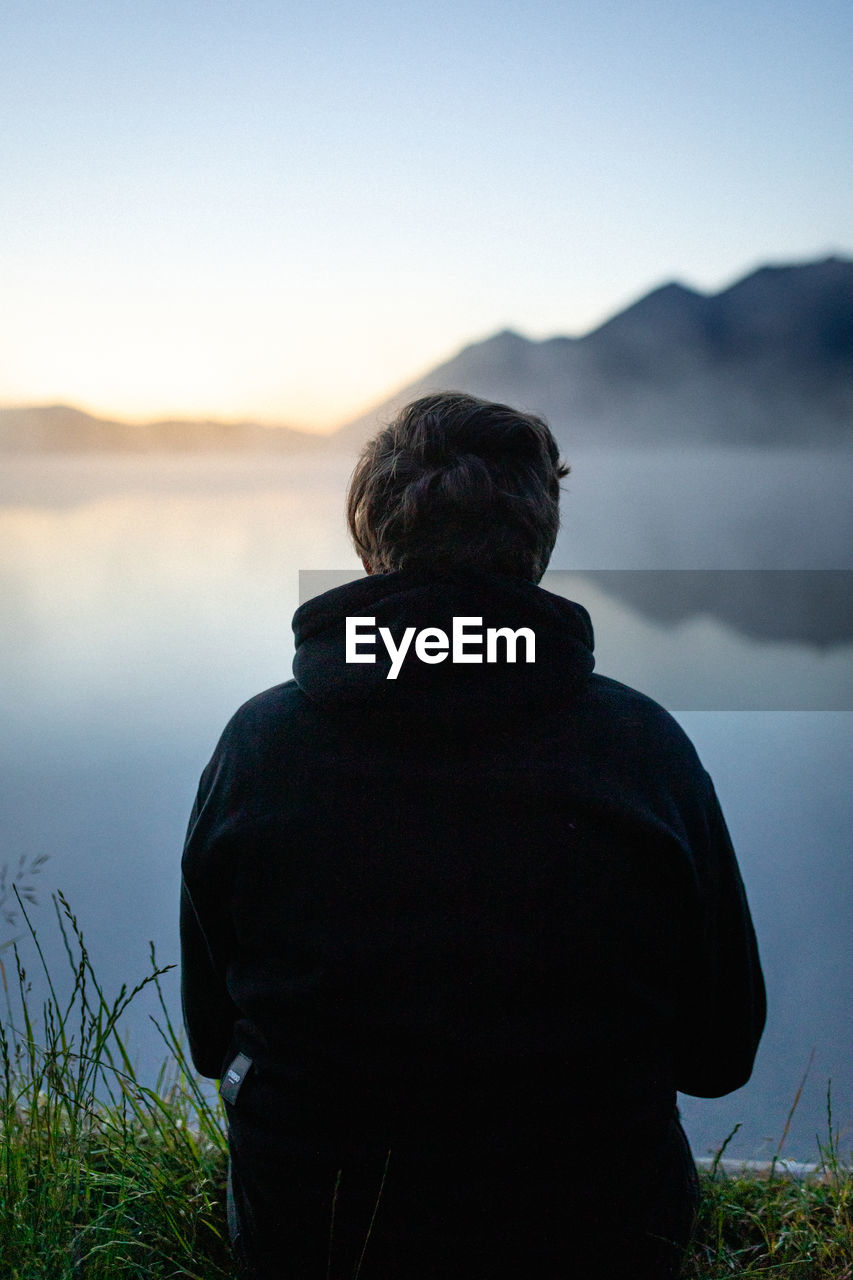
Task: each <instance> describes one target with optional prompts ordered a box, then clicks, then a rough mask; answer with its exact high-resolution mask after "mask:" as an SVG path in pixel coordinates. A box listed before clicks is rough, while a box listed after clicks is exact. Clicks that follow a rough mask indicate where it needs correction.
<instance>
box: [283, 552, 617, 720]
mask: <svg viewBox="0 0 853 1280" xmlns="http://www.w3.org/2000/svg"><path fill="white" fill-rule="evenodd" d="M355 617H359V618H373V619H374V620H375V622H374V623H373V624H366V623H363V624H360V630H361V631H362V633H363V634H364V635H365V636H368V635H370V634H371V633H372V634H373V636H374V642H373V643H372V644H371V643H369V642H367V641H362V642H361V643H360V645H359V652H361V653H364V654H368V655H369V654H372V655H374V657H375V661H374V662H351V661H350V662H348V661H347V651H346V642H347V618H355ZM463 617H464V618H475V619H482V623H481V624H473V623H472V624H468V626H467V630H468V632H469V633H470V634H471V635H472V636H473V637H476V636H477V634H478V633H481V634H482V643H478V642H477V641H476V639H475V640H472V641H471V642H469V643H468V645H467V646H466V649H465V652H468V653H472V654H476V653H480V654H481V656H482V657H483V661H482V662H480V663H465V662H460V661H454V660H453V657H454V654H453V647H452V635H453V619H454V618H463ZM522 627H525V628H529V629H530V630H531V631H532V632H533V634H534V636H535V654H534V661H532V662H528V661H526V660H525V659H526V656H527V654H528V647H527V643H526V641H525V640H524V638H520V639H519V641H518V642H517V652H516V661H515V662H509V661H507V646H506V644H505V643H504V641H503V640H502V639H498V640H497V641H496V645H495V652H494V654H493V658H494V659H495V660H493V661H491V662H488V661H486V656H487V645H486V633H487V630H488V629H489V628H495V629H498V628H509V629H510V630H511V631H517V630H518V629H519V628H522ZM380 628H387V630H388V632H390V636H391V638H392V642H393V643H392V647H393V648H395V649H399V647H400V645H401V643H402V642H403V641H404V636H405V633H406V631H407V629H411V628H414V629H415V630H414V634H413V635H412V636H411V638H410V641H409V648H408V650H407V651H406V656H405V657H404V658H402V660H400V659H398V660H397V663H396V665H397V674H396V678H389V677H390V676H391V673H392V671H393V667H392V658H391V655H390V652H389V648H388V646H387V644H386V641H385V640H384V639H383V638H382V636H381V634H380V630H379V629H380ZM425 628H431V629H432V628H438V629H440V630H441V631H443V632H444V633H445V634H446V635H447V637H448V642H449V646H448V653H447V657H446V658H445V659H444V660H443V661H441V662H436V663H432V664H430V663H428V662H426V661H422V660H421V659H420V658H419V657H418V656H417V653H416V638H417V633H419V632H420V631H422V630H423V629H425ZM293 630H294V634H295V637H296V654H295V657H294V661H293V675H294V678H295V680H296V683H297V684H298V685H299V687H300V688H301V689H302V691H303V692H304V693H305V694H306V695H307V696H308V697H309V698H310V699H311V700H312V701H313V702H315V703H317V704H318V705H319V706H321V707H323V708H324V709H325V710H327V711H329V712H332V713H337V714H342V715H353V714H355V715H357V716H358V717H359V718H360V719H361V718H364V717H365V716H370V717H373V716H385V717H389V718H390V719H392V720H397V719H398V718H402V721H403V722H404V723H406V724H409V725H411V723H412V722H413V721H418V722H422V723H426V722H434V723H435V724H437V725H441V724H446V723H454V724H456V725H460V724H464V723H471V724H476V725H482V723H483V722H484V721H490V720H491V721H506V720H507V719H512V720H517V719H518V717H519V716H526V715H533V716H536V717H539V716H541V715H542V714H543V713H545V712H549V711H557V710H561V709H563V708H565V706H566V703H567V702H569V701H571V700H573V699H574V698H575V697H576V696H577V694H578V692H579V691H580V689H581V688H582V687H583V686H584V685H585V684H586V681H587V679H588V677H589V675H590V673H591V672H592V669H593V666H594V665H595V660H594V658H593V656H592V649H593V633H592V623H591V622H590V619H589V614H588V613H587V611H586V609H584V608H583V606H582V605H579V604H575V603H573V602H572V601H571V600H566V599H564V598H563V597H562V596H556V595H553V594H552V593H551V592H549V591H545V590H543V589H542V588H541V587H537V586H535V585H534V584H533V583H530V582H524V581H521V580H519V579H516V578H506V577H502V576H500V575H497V574H487V573H480V572H478V571H474V570H468V569H464V570H452V571H447V572H441V573H429V572H426V571H411V570H404V571H401V572H398V573H388V574H376V575H373V576H372V577H367V578H360V579H358V580H356V581H354V582H349V583H347V584H346V585H344V586H342V587H335V588H334V589H333V590H331V591H326V592H324V593H323V594H322V595H320V596H317V597H315V598H314V599H313V600H309V601H307V602H306V603H305V604H303V605H301V606H300V608H299V609H297V610H296V613H295V614H294V617H293ZM424 651H425V652H429V651H428V650H424ZM434 651H435V650H434Z"/></svg>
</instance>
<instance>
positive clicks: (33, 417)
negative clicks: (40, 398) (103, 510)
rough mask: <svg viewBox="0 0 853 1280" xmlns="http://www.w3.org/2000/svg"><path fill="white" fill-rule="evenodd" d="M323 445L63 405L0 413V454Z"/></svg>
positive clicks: (308, 438)
mask: <svg viewBox="0 0 853 1280" xmlns="http://www.w3.org/2000/svg"><path fill="white" fill-rule="evenodd" d="M322 444H323V437H322V436H318V435H316V434H315V433H313V432H310V431H295V430H293V428H291V427H265V426H262V425H261V424H260V423H257V422H218V421H214V420H211V419H204V420H183V419H177V418H175V419H171V418H170V419H163V420H160V421H157V422H147V423H143V424H141V425H138V426H137V425H134V424H132V423H128V422H119V421H116V420H115V419H112V418H96V417H93V416H92V415H91V414H89V413H84V412H83V410H82V409H74V408H72V407H71V406H69V405H62V404H57V405H41V406H31V407H24V408H13V409H0V453H95V452H107V453H175V452H187V453H200V452H214V451H219V450H222V451H225V452H251V453H291V452H296V451H297V450H304V449H316V448H317V447H318V446H322Z"/></svg>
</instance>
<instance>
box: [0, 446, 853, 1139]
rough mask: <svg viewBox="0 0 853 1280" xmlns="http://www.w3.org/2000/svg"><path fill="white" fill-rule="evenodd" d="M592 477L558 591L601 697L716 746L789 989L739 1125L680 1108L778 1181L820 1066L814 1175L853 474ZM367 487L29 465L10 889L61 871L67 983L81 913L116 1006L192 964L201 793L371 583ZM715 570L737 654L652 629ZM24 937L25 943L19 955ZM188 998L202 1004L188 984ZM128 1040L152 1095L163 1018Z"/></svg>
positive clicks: (831, 983) (839, 894)
mask: <svg viewBox="0 0 853 1280" xmlns="http://www.w3.org/2000/svg"><path fill="white" fill-rule="evenodd" d="M570 460H571V462H572V464H573V470H572V474H571V476H570V477H569V478H568V479H567V481H565V482H564V487H565V489H566V496H565V500H564V527H563V530H562V533H561V537H560V541H559V543H558V547H557V550H556V552H555V556H554V559H553V561H552V566H553V567H554V569H555V570H558V571H559V572H555V573H553V574H550V575H549V577H548V579H547V580H546V581H545V583H544V584H543V585H545V586H547V587H549V588H550V589H553V590H559V591H563V592H564V593H566V594H571V595H573V596H574V598H577V599H580V600H581V601H582V603H584V604H585V605H586V606H587V607H588V609H589V611H590V614H591V616H592V619H593V623H594V625H595V630H596V652H597V665H598V670H600V671H602V672H603V673H605V674H607V675H612V676H614V677H616V678H617V679H620V680H623V681H625V682H626V683H629V684H635V685H636V686H637V687H639V688H642V689H643V690H644V691H645V692H647V693H650V694H651V695H652V696H654V697H657V698H658V699H659V700H660V701H662V702H663V703H664V705H666V706H667V707H669V709H670V710H672V711H673V713H674V714H676V715H677V717H678V719H679V720H680V721H681V723H682V724H683V725H684V727H685V729H686V730H687V732H688V733H689V734H690V736H691V737H692V739H693V741H694V743H695V744H696V746H697V749H698V750H699V754H700V756H701V757H702V759H703V762H704V764H705V766H706V767H707V768H708V770H709V772H710V773H711V775H712V776H713V778H714V781H715V783H716V786H717V790H718V793H719V795H720V799H721V802H722V805H723V809H724V812H725V814H726V817H727V820H728V823H729V827H730V829H731V832H732V836H733V839H734V843H735V847H736V848H737V850H738V854H739V858H740V863H741V868H742V871H743V875H744V879H745V881H746V884H747V889H748V892H749V896H750V901H751V904H752V908H753V914H754V917H755V922H756V927H757V930H758V935H759V942H760V946H761V951H762V957H763V960H764V964H765V970H766V976H767V981H768V990H769V1000H770V1018H769V1022H768V1028H767V1032H766V1033H765V1037H764V1040H763V1042H762V1047H761V1050H760V1053H759V1059H758V1063H757V1066H756V1071H755V1074H754V1076H753V1079H752V1081H751V1082H750V1083H749V1084H748V1085H747V1086H746V1087H745V1088H744V1089H742V1090H740V1091H739V1092H738V1093H736V1094H734V1095H731V1096H730V1097H728V1098H725V1099H719V1100H714V1101H706V1100H698V1099H689V1098H686V1099H684V1100H683V1112H684V1115H685V1119H686V1125H687V1128H688V1132H689V1134H690V1137H691V1141H692V1143H693V1146H694V1150H695V1152H696V1153H697V1154H698V1155H701V1154H704V1153H705V1151H707V1150H708V1149H709V1148H711V1147H713V1146H716V1145H718V1144H719V1142H721V1141H722V1139H723V1138H724V1137H725V1135H726V1134H727V1133H728V1131H729V1130H730V1129H731V1128H732V1127H733V1125H734V1123H735V1122H737V1121H741V1122H742V1129H741V1130H740V1132H739V1134H738V1135H737V1138H736V1139H735V1141H734V1142H733V1144H732V1148H730V1150H732V1151H734V1152H735V1153H737V1154H740V1155H744V1156H751V1157H756V1158H763V1157H767V1156H768V1155H772V1153H773V1151H774V1150H775V1148H776V1144H777V1143H778V1140H779V1137H780V1135H781V1133H782V1130H783V1127H784V1125H785V1120H786V1117H787V1113H788V1110H789V1108H790V1105H791V1103H792V1102H793V1099H794V1096H795V1093H796V1091H797V1088H798V1086H799V1083H800V1079H801V1076H802V1074H803V1072H804V1070H805V1068H806V1065H807V1063H808V1061H809V1058H810V1055H811V1052H812V1050H813V1049H814V1060H813V1064H812V1067H811V1071H810V1074H809V1078H808V1080H807V1082H806V1086H805V1089H804V1091H803V1096H802V1099H801V1102H800V1105H799V1108H798V1111H797V1114H796V1115H795V1117H794V1121H793V1123H792V1126H791V1131H790V1135H789V1138H788V1140H787V1142H786V1146H785V1154H788V1155H790V1156H792V1157H799V1158H805V1159H808V1158H814V1156H815V1154H816V1145H815V1134H816V1133H818V1134H820V1135H821V1136H822V1137H823V1136H825V1132H826V1120H825V1116H826V1093H827V1084H828V1081H829V1080H830V1079H831V1082H832V1085H831V1089H832V1099H833V1114H834V1118H835V1122H836V1124H837V1125H838V1126H839V1127H841V1128H843V1129H844V1135H843V1137H842V1149H843V1150H846V1151H847V1152H849V1150H850V1148H851V1147H853V1128H851V1125H853V1020H851V1018H850V997H849V993H850V991H851V989H853V972H852V971H851V969H852V968H853V966H851V948H850V942H849V938H850V915H851V902H853V892H851V890H853V861H851V854H850V845H851V831H853V801H851V788H850V776H851V762H853V714H851V708H853V689H852V688H851V673H852V672H853V661H851V659H852V658H853V646H851V643H850V634H849V630H848V631H845V615H846V612H847V608H846V603H845V602H846V599H847V597H846V596H844V595H843V592H844V591H845V590H847V587H846V585H845V584H846V583H848V582H849V578H848V577H847V572H846V571H849V570H850V569H851V568H853V566H851V563H850V558H851V550H850V549H851V514H850V512H851V504H850V499H849V495H850V493H851V491H853V454H851V453H849V452H845V453H840V452H836V453H832V454H830V453H822V452H820V451H817V450H811V451H809V450H800V451H795V450H778V451H760V450H736V449H720V450H714V451H708V452H701V453H700V452H698V451H692V452H686V451H657V452H655V451H651V452H648V451H647V452H644V453H639V452H638V453H631V452H629V451H621V452H619V453H614V452H612V451H611V452H599V453H596V452H595V451H587V452H586V453H583V454H579V455H578V456H577V457H572V458H571V459H570ZM351 466H352V459H351V458H348V457H342V456H341V457H339V456H336V455H332V454H330V455H323V456H314V455H307V454H306V455H295V456H292V457H263V458H260V457H236V458H235V457H234V456H217V455H208V456H177V455H176V456H171V457H166V456H153V457H145V458H142V457H140V458H134V457H110V456H74V457H59V456H56V457H43V458H34V457H26V458H25V457H6V458H4V460H3V467H2V476H0V583H2V599H3V610H2V618H0V662H2V671H3V676H4V680H3V685H2V692H0V708H1V709H2V714H3V723H4V725H5V728H6V731H5V733H4V735H3V740H2V744H0V751H2V766H3V767H2V781H0V787H1V788H2V799H3V804H2V816H1V817H0V821H2V852H0V865H2V863H3V862H4V861H6V862H9V863H13V862H16V861H17V859H18V858H19V857H25V858H31V857H34V856H37V855H39V854H47V855H49V860H48V862H47V863H46V864H45V865H44V867H43V868H42V871H41V873H40V877H39V886H40V887H39V898H40V905H39V906H38V907H37V908H35V911H34V916H33V919H34V923H36V925H37V927H38V928H39V931H40V936H41V937H42V938H43V940H44V943H45V947H46V951H47V954H48V956H49V960H50V963H51V964H52V965H53V964H56V965H59V964H61V963H62V954H61V945H60V943H59V941H58V939H57V937H56V930H55V929H52V928H51V918H50V906H49V893H50V891H51V890H52V889H54V888H57V887H58V888H61V889H62V890H63V892H64V893H65V894H66V895H67V896H68V897H69V899H70V900H71V902H72V905H73V906H74V909H75V910H76V912H77V914H78V915H79V917H80V921H81V923H82V925H83V928H84V931H85V933H86V936H87V941H88V945H89V949H90V952H91V954H92V958H93V961H94V963H95V966H96V969H97V970H98V972H99V973H100V974H101V977H102V981H103V982H104V984H105V985H106V986H107V987H115V988H117V987H118V986H119V985H120V983H121V982H123V981H128V982H131V981H135V980H136V979H137V978H139V977H140V976H142V973H143V972H144V971H145V968H146V965H147V944H148V939H153V940H154V941H155V942H156V945H157V952H158V956H159V958H160V959H161V960H162V961H164V962H165V961H174V960H177V954H178V948H177V896H178V883H179V856H180V849H181V844H182V841H183V834H184V829H185V825H186V820H187V817H188V814H189V810H190V806H191V804H192V799H193V795H194V791H195V787H196V784H197V781H198V775H199V773H200V772H201V769H202V767H203V766H204V764H205V763H206V761H207V758H208V757H209V755H210V753H211V751H212V749H213V747H214V745H215V743H216V740H217V737H218V735H219V732H220V731H221V729H222V727H223V726H224V724H225V722H226V720H227V719H228V718H229V716H230V715H231V713H232V712H233V711H234V710H235V708H236V707H237V706H238V705H239V704H240V703H241V702H243V701H244V700H245V699H246V698H248V697H250V696H251V695H252V694H254V693H256V692H257V691H259V690H260V689H262V688H265V687H267V686H269V685H272V684H276V683H279V682H280V681H281V680H284V679H287V678H289V676H290V663H291V659H292V653H293V649H292V637H291V631H290V619H291V615H292V613H293V610H294V608H295V607H296V605H297V604H298V603H299V600H300V591H301V592H302V594H303V595H305V593H306V592H307V593H309V594H310V593H311V592H312V591H313V589H314V588H315V587H320V588H321V587H322V586H323V585H324V582H325V579H324V578H323V574H326V573H328V572H329V571H335V572H337V573H341V574H343V575H344V576H345V577H346V576H355V574H356V573H357V571H358V569H359V566H358V561H357V559H356V557H355V555H354V553H353V552H352V550H351V548H350V547H349V544H348V542H347V537H346V530H345V523H344V516H343V492H344V488H345V484H346V479H347V476H348V474H349V471H350V469H351ZM580 570H585V571H596V572H587V573H586V574H581V573H580V572H579V571H580ZM615 571H623V572H624V571H631V575H630V581H628V582H626V581H623V582H621V584H620V582H619V581H618V577H619V575H618V574H616V575H615V576H613V575H614V573H615ZM661 571H666V573H664V575H663V576H661ZM689 571H692V576H690V572H689ZM699 571H701V573H702V574H704V575H711V574H717V575H719V573H720V571H725V572H726V573H728V574H729V575H730V576H729V577H728V578H727V577H725V576H724V577H723V578H719V577H717V578H714V579H713V583H714V591H715V592H717V595H718V596H719V592H720V591H722V592H723V594H724V596H725V598H727V599H728V598H731V599H735V598H738V599H739V598H743V599H744V600H745V602H746V603H745V604H744V606H743V607H744V610H747V609H748V608H749V607H750V605H749V602H750V601H752V607H753V612H755V602H756V601H759V602H761V607H760V609H759V610H758V612H759V613H760V615H761V619H763V625H764V633H762V634H760V635H758V636H756V635H755V634H752V633H750V632H749V629H748V628H747V629H746V630H744V629H742V628H740V626H739V623H738V614H737V609H734V611H733V613H732V617H730V618H727V619H726V620H723V621H721V620H720V618H719V617H715V616H712V615H711V614H709V613H708V611H707V609H705V611H704V612H703V611H700V612H699V613H698V614H695V615H688V616H677V617H676V618H674V619H673V618H669V619H666V618H664V619H662V618H661V617H660V616H658V615H656V614H655V611H654V608H652V607H650V609H645V607H644V606H642V602H641V604H640V605H638V600H639V599H640V596H642V591H641V590H640V594H639V595H638V590H639V588H638V586H637V584H640V587H642V586H643V584H645V583H648V582H652V580H653V579H652V578H651V577H643V575H656V578H655V579H654V582H655V592H653V593H652V595H654V594H655V593H657V596H658V597H660V596H661V592H662V593H663V598H664V600H665V599H666V598H667V596H669V597H671V598H673V599H675V598H676V597H678V598H679V599H682V597H683V599H682V603H683V601H684V600H686V601H687V604H688V605H689V603H690V599H691V598H692V597H691V595H690V593H691V591H698V595H697V596H696V599H705V598H706V597H707V599H711V598H712V597H713V593H712V595H711V596H707V593H705V595H703V592H704V591H705V587H704V585H703V584H707V583H709V582H711V581H712V579H711V578H710V577H709V576H705V577H696V574H697V573H698V572H699ZM780 571H784V572H780ZM828 571H835V573H836V575H837V576H836V577H835V578H827V577H826V576H821V575H826V574H827V573H828ZM667 574H670V575H672V576H669V577H668V576H667ZM685 574H687V576H686V577H685ZM300 575H301V582H300ZM608 575H610V576H608ZM679 575H680V576H679ZM743 575H747V576H746V577H744V576H743ZM697 584H698V585H697ZM815 584H817V586H815ZM700 588H701V589H700ZM685 593H686V594H685ZM650 599H651V596H650ZM792 600H794V601H799V602H800V603H799V604H798V605H797V609H799V614H798V615H797V616H799V617H800V621H802V616H803V611H804V610H806V611H807V612H808V611H809V610H810V609H811V605H810V602H812V601H817V602H818V603H817V604H816V605H815V606H814V608H815V609H817V610H818V611H819V612H820V611H821V610H823V611H824V613H825V614H826V633H825V635H823V638H822V639H820V638H818V639H815V638H814V637H811V638H810V639H809V642H808V643H806V642H804V641H803V640H802V639H801V638H798V637H799V636H800V634H801V633H800V632H799V631H798V630H797V625H798V624H797V620H796V617H793V615H792V617H793V621H791V620H790V619H788V620H787V621H786V619H787V618H788V615H787V613H786V610H787V609H789V607H790V606H791V601H792ZM839 600H840V601H841V603H840V605H839V603H838V602H839ZM833 603H834V604H835V606H836V607H835V608H834V611H833V608H832V606H833ZM659 605H660V599H658V606H659ZM658 612H659V610H658ZM811 612H812V613H813V612H814V610H813V609H812V610H811ZM795 613H796V610H795ZM820 617H821V619H823V613H821V614H820ZM848 621H849V619H848ZM765 624H766V625H765ZM820 626H821V627H823V626H824V622H823V621H821V622H820ZM779 632H781V633H783V634H777V633H779ZM803 634H806V633H803ZM809 634H810V633H809ZM821 634H823V633H821ZM17 932H20V929H19V927H18V926H16V927H15V928H14V929H13V928H12V926H10V925H8V924H7V925H4V924H3V923H2V922H0V943H2V942H3V941H4V940H5V939H6V938H7V937H8V936H12V934H13V933H17ZM24 945H25V946H26V944H24ZM31 960H32V957H31V956H30V957H29V960H28V968H29V969H30V970H31V971H32V970H33V969H34V966H33V965H32V963H31ZM166 982H167V990H168V992H169V998H170V1000H171V1001H172V1002H173V1004H174V1006H175V1007H177V1003H178V1001H177V978H176V975H175V974H174V973H173V974H171V975H169V978H167V980H166ZM131 1036H132V1042H133V1045H134V1048H135V1052H136V1053H137V1055H138V1057H139V1060H140V1062H141V1063H142V1065H143V1069H144V1070H151V1071H153V1069H154V1066H155V1063H156V1062H157V1061H158V1060H159V1046H158V1042H157V1037H156V1033H155V1032H154V1030H153V1028H152V1027H151V1025H150V1023H149V1022H148V1020H147V1017H146V1008H144V1007H143V1008H140V1010H139V1012H138V1014H137V1015H136V1017H135V1019H134V1020H133V1021H132V1027H131ZM845 1142H846V1147H845Z"/></svg>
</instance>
